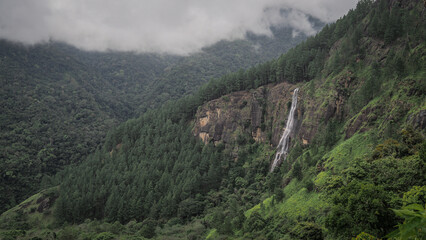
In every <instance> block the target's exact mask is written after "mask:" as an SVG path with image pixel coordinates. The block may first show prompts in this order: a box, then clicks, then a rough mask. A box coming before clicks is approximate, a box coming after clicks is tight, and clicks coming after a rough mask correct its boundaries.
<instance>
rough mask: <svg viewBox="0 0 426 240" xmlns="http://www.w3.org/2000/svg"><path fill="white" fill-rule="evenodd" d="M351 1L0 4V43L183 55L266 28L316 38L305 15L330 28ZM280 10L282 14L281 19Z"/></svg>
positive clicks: (50, 0)
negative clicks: (54, 43)
mask: <svg viewBox="0 0 426 240" xmlns="http://www.w3.org/2000/svg"><path fill="white" fill-rule="evenodd" d="M356 3H357V0H318V1H312V0H262V1H258V0H214V1H201V0H179V1H177V0H150V1H149V0H144V1H138V0H125V1H124V0H123V1H115V0H90V1H87V0H37V1H32V0H1V1H0V38H3V39H8V40H11V41H18V42H22V43H24V44H36V43H43V42H48V41H61V42H65V43H68V44H71V45H73V46H76V47H78V48H80V49H83V50H92V51H107V50H115V51H134V52H158V53H171V54H178V55H187V54H190V53H193V52H196V51H199V50H200V49H201V48H203V47H205V46H208V45H211V44H214V43H216V42H218V41H220V40H234V39H242V38H244V37H245V36H246V33H247V32H252V33H254V34H258V35H266V36H269V37H273V35H272V32H271V30H270V27H271V26H282V27H292V28H293V29H294V32H295V33H305V34H306V35H313V34H315V33H316V31H315V30H314V29H313V26H312V25H311V23H310V22H309V21H308V14H309V15H311V16H313V17H316V18H318V19H320V20H322V21H324V22H333V21H335V20H336V19H338V18H339V17H341V16H343V15H344V14H345V13H346V12H347V11H348V10H349V9H351V8H354V7H355V6H356ZM280 9H287V10H288V11H284V13H283V12H281V11H280Z"/></svg>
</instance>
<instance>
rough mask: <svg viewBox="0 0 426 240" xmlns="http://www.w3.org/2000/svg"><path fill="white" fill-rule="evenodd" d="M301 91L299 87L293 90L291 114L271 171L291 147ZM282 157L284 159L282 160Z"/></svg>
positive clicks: (284, 157)
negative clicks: (290, 141)
mask: <svg viewBox="0 0 426 240" xmlns="http://www.w3.org/2000/svg"><path fill="white" fill-rule="evenodd" d="M298 92H299V88H296V89H294V92H293V100H292V102H291V108H290V114H289V115H288V120H287V124H286V126H285V129H284V132H283V135H282V136H281V139H280V143H279V144H278V146H277V149H278V151H277V154H276V155H275V159H274V162H272V166H271V170H270V171H271V172H273V171H274V169H275V167H276V166H277V165H278V164H280V163H281V161H284V160H285V159H286V158H287V154H288V147H289V137H290V133H291V130H293V125H294V111H295V110H296V106H297V93H298ZM281 159H282V160H281Z"/></svg>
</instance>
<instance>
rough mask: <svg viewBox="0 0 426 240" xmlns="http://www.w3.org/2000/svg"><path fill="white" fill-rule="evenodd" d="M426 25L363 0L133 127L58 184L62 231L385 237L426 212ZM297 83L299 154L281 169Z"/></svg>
mask: <svg viewBox="0 0 426 240" xmlns="http://www.w3.org/2000/svg"><path fill="white" fill-rule="evenodd" d="M424 22H425V21H424V6H423V2H420V1H391V2H390V1H385V0H383V1H377V2H374V3H373V2H370V1H361V2H360V3H359V4H358V6H357V9H356V10H353V11H350V12H349V13H348V15H347V16H345V17H344V18H342V19H340V20H339V21H337V22H336V23H335V24H331V25H329V26H326V27H325V28H324V29H323V30H322V31H321V32H320V33H319V34H318V35H317V36H315V37H312V38H309V39H308V40H307V41H306V42H304V43H302V44H300V45H298V46H297V47H296V48H294V49H292V50H290V51H289V52H288V53H287V54H285V55H282V56H281V57H280V58H278V59H277V60H273V61H270V62H266V63H264V64H261V65H258V66H257V67H255V68H251V69H249V70H247V71H240V72H237V73H233V74H229V75H226V76H224V77H222V78H220V79H214V80H212V81H209V82H208V83H207V84H206V85H204V86H203V87H201V88H200V90H199V91H198V92H197V93H196V94H194V95H192V96H187V97H185V98H182V99H180V100H178V101H177V102H174V103H169V104H168V105H166V106H164V107H162V108H161V109H157V110H154V111H149V112H147V113H146V114H144V115H142V116H141V117H140V118H138V119H134V120H131V121H128V122H126V123H125V124H122V125H120V126H119V127H118V128H117V129H115V130H113V131H111V132H110V133H109V134H108V136H107V139H106V142H105V144H104V146H103V148H102V149H99V150H98V151H97V152H96V153H95V154H94V155H91V156H90V157H89V158H88V159H87V160H86V161H84V162H83V163H82V164H81V165H79V166H78V167H76V168H73V169H72V168H67V169H66V170H65V171H63V172H61V173H60V174H58V175H57V176H56V177H55V178H53V179H51V185H52V186H55V185H59V184H60V190H59V198H58V200H57V201H56V204H57V205H56V217H57V219H56V220H57V221H58V222H65V221H66V222H71V223H74V224H75V225H73V226H71V227H69V228H68V229H60V228H58V229H57V232H58V234H59V235H61V236H62V235H65V234H67V233H69V232H72V234H74V235H73V237H74V238H78V237H83V236H85V235H86V236H87V235H89V234H91V236H96V235H97V234H99V235H100V234H104V235H106V234H107V233H102V232H103V231H108V232H109V233H108V234H110V235H109V236H110V237H111V238H114V237H125V236H126V237H127V236H128V235H133V236H135V237H138V236H143V237H149V238H151V237H153V236H154V235H155V234H157V235H158V237H157V238H158V239H167V238H170V239H173V238H174V237H175V238H178V237H179V238H191V239H195V238H197V237H198V238H199V237H200V236H205V237H206V238H208V239H216V238H218V239H221V238H227V237H230V238H236V239H259V238H260V239H261V238H267V239H283V238H284V239H285V238H288V239H324V238H327V239H348V238H351V237H355V236H356V235H358V234H360V233H361V232H368V233H369V234H373V235H375V236H378V237H381V238H382V237H384V236H385V235H386V234H387V233H389V232H390V231H392V230H393V228H394V226H395V225H396V224H397V223H398V222H401V219H398V218H397V217H396V216H395V215H394V214H393V212H392V211H391V210H390V208H401V207H404V206H407V205H410V204H414V203H417V204H422V205H424V204H425V202H424V201H425V200H424V196H425V195H424V194H425V187H424V186H425V183H426V180H425V178H424V176H425V169H426V168H425V156H426V154H425V153H426V144H425V140H424V134H425V129H424V111H425V107H426V100H425V92H426V91H425V81H424V79H425V73H426V69H425V68H424V66H426V63H425V60H426V59H425V58H424V53H425V48H426V46H425V44H424V42H425V41H424V39H425V32H426V26H425V24H424ZM402 23H404V24H402ZM400 26H402V27H400ZM398 27H400V29H399V31H394V30H395V28H398ZM382 30H385V31H383V32H382ZM259 87H260V88H259ZM296 87H298V88H299V89H300V91H299V98H298V107H297V114H296V115H297V118H296V119H297V124H296V125H297V126H296V130H295V131H294V135H293V137H292V141H291V151H290V153H289V156H288V158H287V160H286V162H284V163H283V164H281V166H280V168H277V170H276V171H274V172H272V173H269V165H270V163H271V160H272V159H273V157H274V153H275V146H276V144H277V141H278V138H279V135H280V134H281V133H282V128H283V127H284V126H285V122H286V118H287V115H288V108H289V105H290V99H291V92H292V90H293V89H294V88H296ZM194 135H195V137H196V138H194V137H193V136H194ZM389 137H392V138H395V139H394V140H392V139H388V140H385V139H387V138H389ZM197 138H198V140H197ZM417 209H419V208H417ZM410 211H414V210H413V209H411V210H410ZM415 211H421V210H415ZM415 213H416V212H415ZM2 219H3V220H2V222H3V223H5V222H6V221H5V220H4V219H5V216H2ZM90 219H97V220H104V221H106V222H109V223H101V222H98V221H92V220H90ZM8 220H10V219H8ZM9 222H10V221H9ZM113 222H115V223H114V224H111V223H113ZM18 223H19V221H17V225H19V224H18ZM77 224H78V225H77ZM122 224H125V225H122ZM182 224H185V225H184V226H182ZM10 225H12V227H10ZM10 225H8V226H9V228H13V223H12V224H10ZM90 226H91V227H90ZM106 226H107V227H106ZM156 226H157V228H155V227H156ZM420 227H421V226H420ZM369 234H366V233H363V234H362V235H363V236H364V237H365V236H369ZM414 234H422V232H415V233H414ZM99 235H98V236H99ZM421 237H422V236H419V238H421Z"/></svg>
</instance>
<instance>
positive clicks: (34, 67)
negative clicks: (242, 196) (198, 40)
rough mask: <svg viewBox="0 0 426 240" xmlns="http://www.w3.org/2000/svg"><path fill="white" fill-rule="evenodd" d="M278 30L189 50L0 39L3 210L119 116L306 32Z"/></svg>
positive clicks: (90, 146)
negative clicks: (108, 48) (93, 48)
mask: <svg viewBox="0 0 426 240" xmlns="http://www.w3.org/2000/svg"><path fill="white" fill-rule="evenodd" d="M312 22H313V24H314V25H315V27H316V28H317V29H319V28H320V27H321V26H322V23H320V22H319V21H318V20H315V19H312ZM274 33H275V34H276V36H275V38H260V37H257V36H251V38H250V39H248V40H239V41H224V42H220V43H217V44H215V45H213V46H209V47H207V48H205V49H203V51H202V52H200V53H196V54H193V55H191V56H186V57H182V56H171V55H158V54H135V53H131V52H127V53H123V52H107V53H101V52H84V51H81V50H78V49H76V48H74V47H71V46H68V45H65V44H62V43H55V42H52V43H48V44H39V45H35V46H23V45H20V44H14V43H10V42H7V41H3V40H1V41H0V57H1V60H0V66H1V69H0V81H1V84H2V86H3V87H2V89H1V102H2V104H1V107H0V108H1V109H0V110H1V112H2V121H1V138H0V141H1V148H0V151H1V152H2V153H1V154H0V160H1V161H0V162H1V167H0V169H1V171H0V177H1V182H0V190H1V191H2V192H4V193H5V194H2V196H1V197H0V212H2V211H4V210H6V209H8V208H10V207H12V206H14V205H16V204H17V203H19V202H20V201H22V200H23V199H25V198H26V197H28V196H30V195H31V194H33V193H35V191H37V190H38V189H39V183H40V181H41V179H42V178H43V176H44V175H52V174H54V173H56V171H58V170H60V169H62V168H63V167H64V166H66V165H68V164H71V163H78V162H80V161H81V160H82V159H83V158H84V157H85V156H87V155H88V154H89V153H90V152H93V151H94V149H95V148H96V147H97V146H98V145H99V144H100V143H101V142H102V141H103V138H104V137H105V135H106V132H107V131H108V129H110V128H112V127H113V126H115V125H117V124H118V123H119V122H122V121H125V120H127V119H129V118H131V117H135V116H138V115H139V114H141V113H143V112H145V111H146V110H147V109H151V108H155V107H157V106H160V105H161V104H163V103H164V102H166V101H168V100H171V99H176V98H179V97H181V96H183V95H186V94H189V93H191V92H193V91H195V90H196V89H197V88H198V87H199V86H200V85H201V84H203V83H204V82H206V81H207V80H209V79H210V78H212V77H217V76H220V75H222V74H224V73H226V72H229V71H236V70H238V69H240V68H247V67H249V66H252V65H254V64H256V63H258V62H260V61H263V60H265V59H269V58H271V57H276V56H277V54H278V53H279V52H281V53H282V52H285V51H286V50H287V49H289V48H290V47H292V46H294V45H295V44H296V43H298V42H300V41H301V40H303V39H305V38H306V36H305V35H303V34H301V35H299V36H297V37H295V38H293V37H292V29H290V28H276V29H274ZM258 38H259V39H258ZM253 44H257V45H258V46H260V47H261V48H262V51H255V49H254V47H253ZM273 53H274V54H273ZM225 66H226V67H225Z"/></svg>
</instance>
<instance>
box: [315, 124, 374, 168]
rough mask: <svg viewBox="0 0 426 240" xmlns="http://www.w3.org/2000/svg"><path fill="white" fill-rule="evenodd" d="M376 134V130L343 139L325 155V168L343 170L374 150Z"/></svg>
mask: <svg viewBox="0 0 426 240" xmlns="http://www.w3.org/2000/svg"><path fill="white" fill-rule="evenodd" d="M375 135H376V134H375V131H369V132H364V133H357V134H355V135H354V136H352V137H351V138H349V139H347V140H346V141H341V142H340V143H338V144H337V145H336V146H335V147H334V148H333V149H332V150H331V151H330V152H328V153H327V154H325V155H324V157H323V160H325V161H324V162H325V168H326V169H334V170H336V171H342V170H343V169H345V168H347V167H348V165H349V163H350V162H351V161H352V160H354V159H356V158H360V157H363V156H364V155H365V154H367V153H369V152H372V150H373V147H374V145H375V138H376V136H375Z"/></svg>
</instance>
